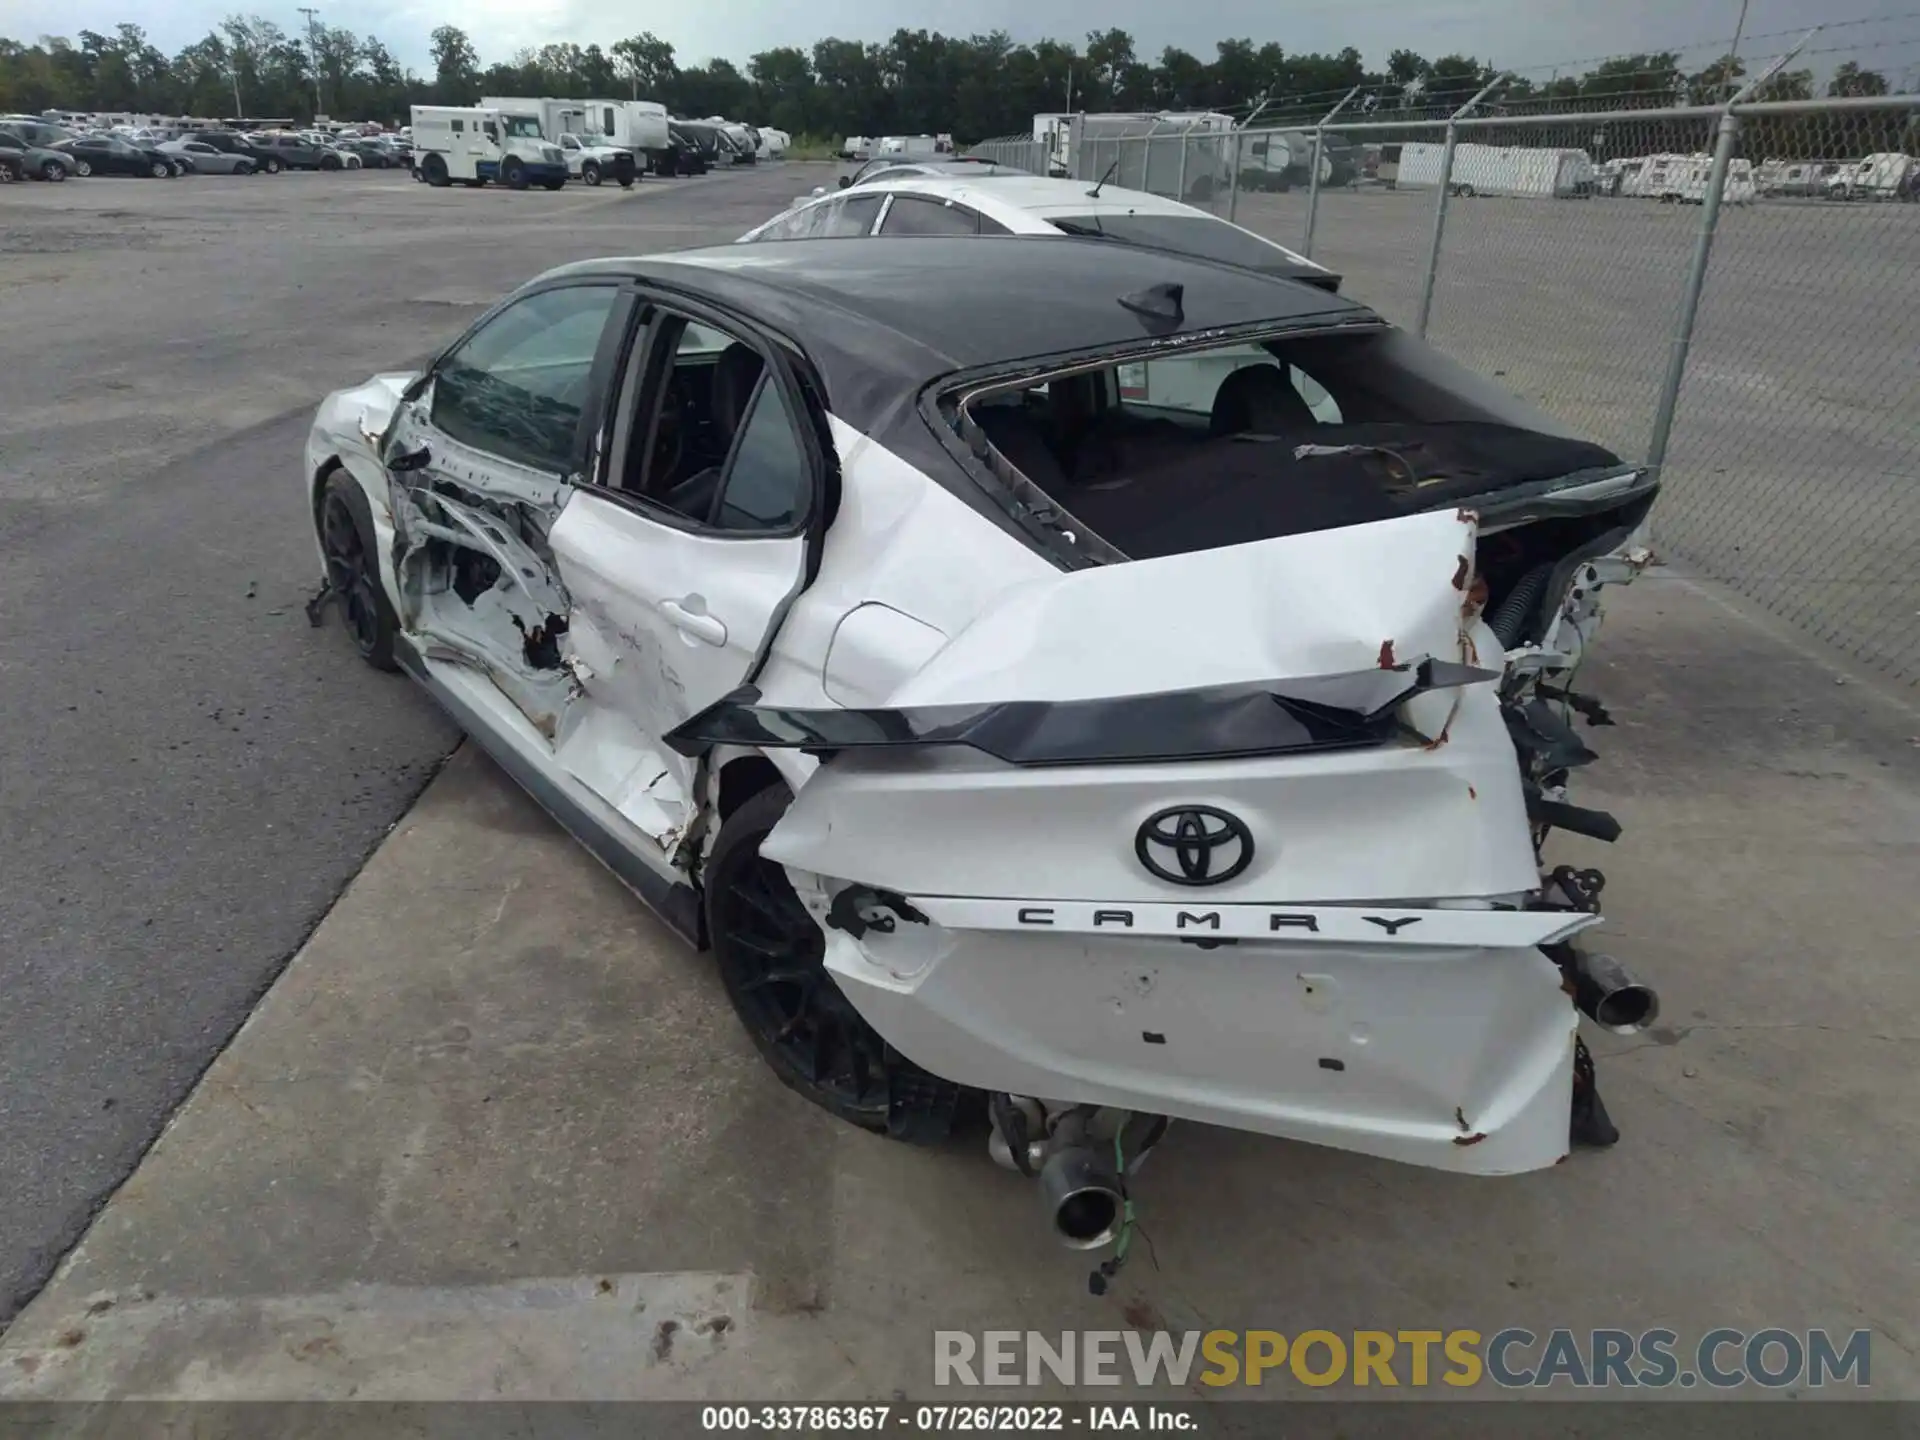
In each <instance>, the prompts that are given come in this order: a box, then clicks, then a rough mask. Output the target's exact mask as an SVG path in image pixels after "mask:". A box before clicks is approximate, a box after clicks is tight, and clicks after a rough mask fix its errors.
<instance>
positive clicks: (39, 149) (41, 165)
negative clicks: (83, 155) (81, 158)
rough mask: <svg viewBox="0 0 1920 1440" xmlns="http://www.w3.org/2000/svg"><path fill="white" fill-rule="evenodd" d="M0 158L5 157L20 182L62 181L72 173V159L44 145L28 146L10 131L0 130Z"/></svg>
mask: <svg viewBox="0 0 1920 1440" xmlns="http://www.w3.org/2000/svg"><path fill="white" fill-rule="evenodd" d="M0 157H5V159H6V161H7V164H8V166H9V167H10V168H11V169H12V171H13V173H14V176H15V178H17V179H21V180H54V181H59V180H64V179H66V178H67V176H68V175H69V174H70V173H72V170H73V157H72V156H70V155H68V154H66V153H65V152H64V151H60V150H49V149H48V148H47V147H46V146H44V145H30V144H28V143H27V142H26V141H25V140H23V139H21V138H20V136H18V135H16V134H15V133H14V132H13V131H12V130H11V129H5V128H0Z"/></svg>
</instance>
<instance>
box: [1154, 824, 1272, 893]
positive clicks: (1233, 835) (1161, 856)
mask: <svg viewBox="0 0 1920 1440" xmlns="http://www.w3.org/2000/svg"><path fill="white" fill-rule="evenodd" d="M1133 853H1134V854H1136V855H1138V856H1139V857H1140V863H1141V864H1142V865H1144V866H1146V867H1147V873H1148V874H1151V875H1157V876H1159V877H1160V878H1161V879H1162V880H1168V881H1171V882H1172V883H1173V884H1175V885H1219V884H1223V883H1224V882H1226V881H1228V880H1231V879H1233V877H1234V876H1236V875H1238V874H1240V873H1241V872H1242V871H1244V870H1245V869H1246V868H1247V866H1249V865H1251V864H1252V863H1253V832H1252V831H1250V830H1248V829H1247V827H1246V823H1245V822H1244V821H1242V820H1241V819H1240V817H1239V816H1237V815H1229V814H1228V813H1227V812H1226V811H1224V810H1216V809H1214V808H1213V806H1211V805H1176V806H1174V807H1173V808H1172V809H1169V810H1162V811H1159V812H1158V813H1156V814H1153V815H1149V816H1148V817H1147V818H1146V821H1145V822H1144V823H1143V824H1142V825H1141V826H1140V829H1139V831H1138V832H1137V833H1136V834H1135V835H1134V839H1133Z"/></svg>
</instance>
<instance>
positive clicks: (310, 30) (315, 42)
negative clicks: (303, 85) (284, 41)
mask: <svg viewBox="0 0 1920 1440" xmlns="http://www.w3.org/2000/svg"><path fill="white" fill-rule="evenodd" d="M299 8H300V13H301V14H302V15H304V16H306V17H307V54H308V55H309V56H310V57H311V58H312V60H313V116H314V119H316V120H317V119H319V118H320V112H321V111H322V110H324V109H325V108H326V107H325V106H324V105H322V104H321V103H320V35H319V31H318V30H317V29H316V28H315V24H314V17H316V16H317V15H319V13H320V12H319V11H318V10H315V9H314V8H313V7H312V6H309V5H302V6H300V7H299Z"/></svg>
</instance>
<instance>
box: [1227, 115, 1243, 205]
mask: <svg viewBox="0 0 1920 1440" xmlns="http://www.w3.org/2000/svg"><path fill="white" fill-rule="evenodd" d="M1246 133H1247V132H1246V131H1245V130H1244V129H1236V130H1235V131H1234V132H1233V173H1232V174H1231V175H1229V176H1228V177H1227V223H1228V224H1229V225H1231V224H1232V223H1233V219H1234V217H1235V216H1236V215H1238V214H1239V213H1240V158H1241V154H1240V152H1241V147H1242V145H1243V144H1244V143H1245V138H1246Z"/></svg>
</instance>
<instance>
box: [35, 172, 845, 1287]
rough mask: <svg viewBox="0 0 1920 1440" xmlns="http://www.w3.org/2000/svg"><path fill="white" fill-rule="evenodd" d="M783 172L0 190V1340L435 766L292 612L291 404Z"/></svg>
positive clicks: (398, 697) (422, 716) (408, 716)
mask: <svg viewBox="0 0 1920 1440" xmlns="http://www.w3.org/2000/svg"><path fill="white" fill-rule="evenodd" d="M805 174H806V172H805V170H804V169H802V168H800V167H794V168H792V169H788V170H786V171H784V172H768V173H759V174H752V175H731V174H728V175H714V176H708V177H702V178H700V179H697V180H686V181H670V182H658V183H643V184H642V185H640V186H638V187H636V188H635V189H634V190H632V191H630V192H624V191H621V190H619V189H617V188H615V187H605V188H603V189H599V190H586V189H582V188H580V187H577V186H569V187H568V188H567V189H566V190H565V191H562V192H561V193H559V194H557V195H556V194H549V193H547V192H546V191H535V192H532V193H526V194H517V193H513V192H509V191H500V190H495V189H492V188H489V189H486V190H466V189H461V188H458V187H456V188H454V189H451V190H433V189H430V188H428V187H427V186H424V185H418V184H415V183H413V182H412V181H410V180H409V179H408V178H407V176H406V175H404V174H399V173H395V172H385V171H382V172H373V173H363V172H350V173H347V174H287V175H280V176H264V175H261V176H253V177H246V178H239V177H226V176H212V175H201V176H193V177H190V178H186V179H182V180H174V181H153V180H137V179H125V180H122V179H107V178H96V179H92V180H86V181H70V182H68V183H67V184H65V185H15V186H12V187H10V188H9V189H8V190H7V192H6V195H5V201H4V203H3V204H0V313H4V314H5V315H6V321H5V323H4V325H0V359H3V360H4V364H5V372H6V375H7V385H6V394H5V396H4V397H3V398H0V457H3V458H0V615H5V616H6V617H7V624H6V625H5V626H4V627H0V676H4V677H5V683H4V684H3V685H0V854H4V855H5V856H6V857H7V863H6V865H5V866H3V867H0V917H4V924H0V933H4V935H5V936H6V943H5V945H4V946H0V1323H4V1322H5V1320H6V1319H7V1318H8V1317H9V1316H10V1315H11V1314H12V1313H13V1311H14V1309H15V1308H16V1307H17V1305H18V1304H19V1303H20V1301H22V1300H24V1298H25V1297H26V1295H27V1294H29V1293H31V1291H32V1289H33V1288H34V1287H35V1286H37V1284H38V1283H39V1281H40V1280H42V1279H44V1277H45V1275H46V1274H47V1272H48V1271H49V1269H50V1268H51V1267H52V1265H53V1263H54V1262H55V1261H56V1260H57V1259H58V1258H59V1255H60V1254H61V1252H62V1251H64V1250H65V1249H66V1248H67V1246H69V1245H71V1244H72V1242H73V1240H74V1239H75V1238H76V1237H77V1236H78V1235H79V1233H80V1230H81V1228H82V1226H83V1225H84V1224H85V1222H86V1219H87V1216H88V1214H89V1213H90V1212H91V1210H92V1208H93V1207H94V1206H95V1205H97V1204H98V1203H99V1201H101V1200H102V1199H104V1198H105V1196H106V1194H107V1193H108V1192H109V1191H110V1190H111V1189H112V1187H113V1186H114V1185H115V1184H117V1183H118V1182H119V1181H120V1180H121V1179H122V1178H123V1177H124V1176H125V1175H126V1173H127V1171H128V1170H129V1169H130V1168H131V1167H132V1165H133V1163H134V1161H135V1160H136V1159H137V1158H138V1156H139V1154H140V1152H141V1151H142V1150H143V1149H145V1147H146V1146H147V1144H148V1143H149V1142H150V1141H151V1140H152V1139H153V1136H154V1135H155V1134H156V1133H157V1132H158V1130H159V1126H160V1124H161V1122H162V1121H163V1120H164V1119H165V1117H166V1115H167V1114H168V1113H169V1112H170V1111H171V1110H172V1109H173V1107H174V1106H175V1105H177V1104H178V1103H179V1101H180V1099H181V1098H182V1097H183V1096H184V1095H185V1094H186V1093H187V1089H188V1087H189V1086H191V1085H192V1083H193V1081H194V1079H195V1077H197V1076H198V1075H199V1074H200V1072H201V1070H202V1069H204V1068H205V1066H206V1064H207V1062H208V1061H209V1060H211V1059H212V1058H213V1056H214V1054H215V1053H216V1052H217V1051H218V1049H219V1048H220V1046H221V1045H222V1044H223V1043H224V1042H225V1040H226V1038H227V1037H228V1036H229V1035H230V1034H231V1033H232V1031H233V1027H234V1026H235V1025H237V1024H238V1023H239V1022H240V1019H241V1018H242V1017H243V1016H244V1015H245V1014H246V1012H247V1009H248V1007H249V1006H250V1005H251V1004H252V1002H253V1001H254V999H255V998H256V997H257V996H258V995H259V993H260V991H261V989H262V988H263V987H264V986H265V985H266V983H267V982H268V981H269V980H270V979H271V978H272V976H273V975H274V974H275V973H276V972H277V971H278V969H279V967H280V966H281V965H283V964H284V963H285V961H286V959H287V957H288V956H289V955H291V954H292V953H293V951H294V949H295V947H296V946H298V944H299V943H300V941H301V939H302V937H304V936H305V935H306V933H307V932H308V930H310V929H311V928H312V926H313V924H314V922H315V921H317V920H318V919H319V918H320V916H321V915H322V914H323V913H324V912H325V910H326V907H327V905H328V904H329V903H331V901H332V900H333V898H334V896H336V895H337V894H338V893H339V891H340V887H341V886H342V885H344V884H345V883H346V881H347V879H348V878H349V877H350V876H352V874H353V873H354V871H355V870H357V869H358V868H359V866H360V863H361V862H362V861H363V860H364V859H365V857H366V855H367V853H368V851H369V850H370V849H371V848H372V846H373V845H374V844H375V843H377V842H378V840H379V838H380V837H381V835H382V834H384V833H385V831H386V829H387V827H388V826H389V825H391V824H392V822H393V821H394V820H395V819H397V818H398V817H399V816H400V814H401V813H402V812H403V811H404V810H405V809H406V806H407V805H408V803H409V802H410V801H411V800H412V799H413V797H414V796H415V795H417V794H418V793H419V790H420V787H421V786H422V785H423V784H425V783H426V780H427V778H428V777H429V776H430V775H431V774H432V773H433V770H434V768H435V766H437V765H438V763H439V762H440V760H441V758H442V757H443V756H444V755H445V754H446V753H447V751H448V750H449V749H450V748H451V747H452V744H453V738H454V737H453V734H452V732H451V730H449V729H448V727H447V726H446V725H445V724H443V723H442V722H441V720H440V719H439V717H438V716H437V715H436V714H435V713H434V712H433V711H432V710H431V709H430V708H429V707H427V706H423V705H420V704H418V703H417V702H416V700H415V697H413V696H411V695H408V694H406V693H405V692H404V691H403V690H397V689H395V688H394V687H391V686H382V685H378V684H376V683H374V677H373V676H372V674H371V672H368V673H367V674H360V673H356V670H355V667H352V666H342V665H341V664H340V663H339V659H340V655H341V653H342V652H341V651H340V649H339V644H338V639H337V636H336V635H335V633H334V632H332V631H327V632H314V631H310V630H309V629H308V628H307V625H306V622H305V620H304V618H303V617H302V615H301V604H302V602H303V601H304V600H305V599H306V598H307V597H308V596H309V595H310V594H311V593H312V592H313V589H314V587H315V585H316V583H317V580H318V563H317V560H316V559H315V557H314V553H313V546H312V543H311V540H310V538H309V534H308V532H307V531H305V530H303V528H302V521H301V515H300V504H299V500H298V493H299V491H298V476H299V462H298V455H299V448H300V443H301V439H302V437H303V436H304V434H305V432H306V425H307V421H308V419H309V418H310V416H311V413H312V407H313V406H314V404H315V403H316V402H317V401H318V400H319V398H320V396H321V395H322V394H324V393H325V392H326V391H328V390H330V389H333V388H334V387H336V386H340V385H345V384H352V383H355V382H357V381H359V380H361V379H363V378H364V377H365V376H366V375H367V374H368V373H370V372H371V371H373V370H375V369H382V368H396V367H404V366H406V365H409V364H412V363H414V362H416V361H417V360H418V359H420V358H421V357H422V355H423V353H424V352H427V351H428V350H430V349H431V348H433V347H434V346H436V345H438V344H440V343H442V342H444V341H445V340H448V339H450V338H452V336H453V335H455V334H457V333H458V332H459V330H460V328H461V327H462V326H463V325H464V324H465V323H466V322H467V321H468V320H469V319H471V318H472V317H473V316H474V315H476V314H477V313H478V312H479V310H480V309H481V308H482V307H483V306H484V305H486V304H488V303H490V302H491V301H492V300H493V299H495V298H497V296H498V295H500V294H501V293H503V292H504V291H505V290H506V289H508V288H510V287H511V286H513V285H515V284H517V283H518V282H519V281H521V280H524V279H526V278H528V277H529V276H531V275H534V274H537V273H539V272H540V271H541V270H543V269H546V268H547V267H548V266H551V265H557V264H561V263H563V262H565V261H569V260H575V259H579V258H582V257H584V256H589V255H598V254H605V253H608V252H610V251H639V250H655V249H661V248H664V247H670V246H684V245H689V244H695V243H700V242H704V241H712V240H725V239H731V238H732V237H733V236H735V235H738V234H739V233H740V232H741V231H743V230H745V229H746V228H748V226H749V225H750V224H751V223H752V222H754V221H756V220H759V219H762V218H764V217H765V216H766V215H767V214H768V213H769V211H770V209H773V208H777V206H778V204H779V203H780V201H782V200H783V199H785V198H789V197H790V196H791V195H792V194H793V193H795V192H794V187H795V185H796V184H797V183H798V181H799V178H800V177H801V176H803V175H805ZM813 183H815V182H814V181H813V180H811V179H808V180H807V181H806V184H807V185H811V184H813ZM802 188H805V187H804V186H803V187H802Z"/></svg>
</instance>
